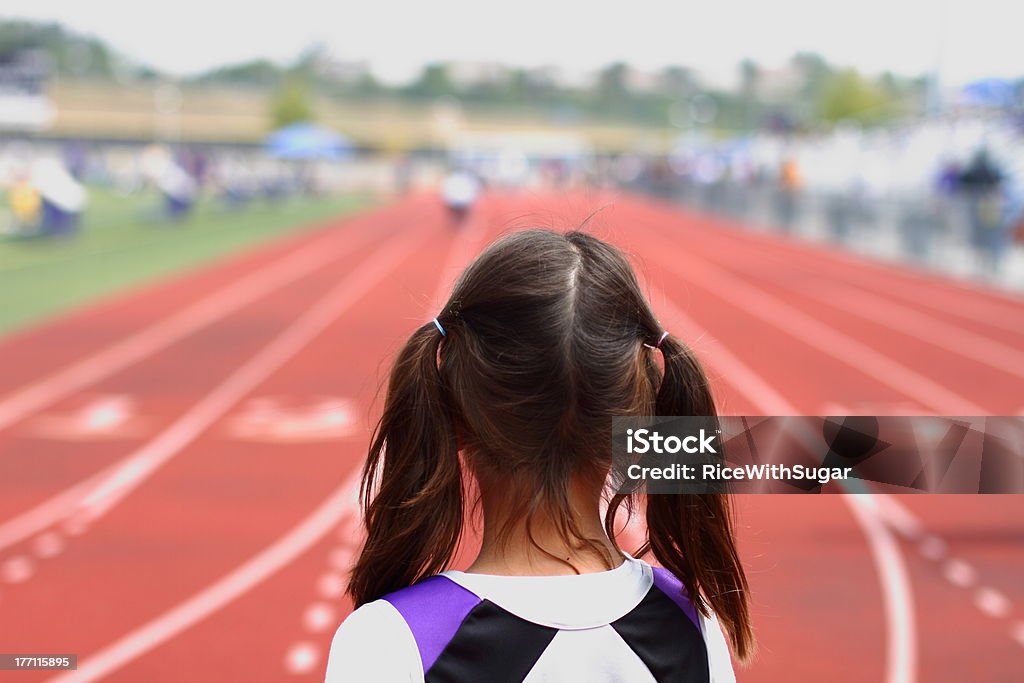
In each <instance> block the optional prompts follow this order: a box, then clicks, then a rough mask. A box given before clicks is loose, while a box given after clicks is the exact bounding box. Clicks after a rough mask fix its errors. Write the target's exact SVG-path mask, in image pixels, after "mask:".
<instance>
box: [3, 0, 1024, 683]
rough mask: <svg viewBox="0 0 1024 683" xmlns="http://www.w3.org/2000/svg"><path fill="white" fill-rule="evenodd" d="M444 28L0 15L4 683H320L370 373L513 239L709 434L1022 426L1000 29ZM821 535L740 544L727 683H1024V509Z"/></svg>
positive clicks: (996, 11) (792, 502)
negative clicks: (605, 248) (605, 244)
mask: <svg viewBox="0 0 1024 683" xmlns="http://www.w3.org/2000/svg"><path fill="white" fill-rule="evenodd" d="M429 5H430V6H429V7H426V6H424V7H404V6H402V5H401V4H400V3H389V2H383V3H375V4H373V5H372V6H364V7H360V8H359V9H358V10H356V9H352V8H340V7H338V8H331V9H326V8H324V7H322V6H319V5H318V4H317V3H313V2H307V1H306V0H293V1H292V2H290V3H274V4H272V5H268V6H266V7H249V8H246V10H245V11H244V12H242V11H241V10H239V9H237V8H234V7H230V6H228V5H227V4H225V5H211V4H210V3H205V4H204V3H196V2H191V1H189V0H182V1H180V2H178V3H174V4H173V5H172V4H166V5H159V6H154V7H151V8H150V7H147V8H137V9H132V10H129V9H126V8H125V7H124V6H123V5H122V4H121V3H116V2H106V1H95V2H90V3H73V2H61V1H59V0H52V1H45V2H44V1H37V2H33V3H31V4H28V3H25V4H24V6H22V7H18V6H17V3H15V4H14V5H11V4H8V5H7V6H6V7H5V9H4V10H3V11H2V13H0V652H36V653H41V652H52V653H58V652H60V653H66V652H75V653H77V654H79V655H80V664H82V666H81V667H80V670H79V671H78V672H77V674H74V675H72V676H71V677H69V678H67V679H61V680H97V679H105V678H108V677H109V678H115V679H120V680H150V681H152V680H172V679H173V680H180V678H181V677H182V675H186V676H187V677H188V678H189V679H191V680H231V679H235V678H247V679H249V680H277V679H282V678H290V677H307V678H309V679H315V678H316V677H317V676H321V675H322V672H323V665H324V661H325V660H324V657H325V655H326V650H327V646H328V644H329V638H330V634H331V633H333V630H334V628H335V627H336V625H337V623H339V622H340V620H341V619H342V618H343V617H344V615H345V614H347V612H348V611H349V609H350V607H351V606H350V605H349V604H348V603H347V602H346V599H345V598H344V596H343V591H344V572H345V569H346V567H347V566H348V563H349V562H350V560H351V554H352V552H354V551H355V549H356V548H357V547H358V539H359V534H358V517H357V514H356V512H355V511H354V510H355V508H354V504H353V500H352V496H351V476H352V473H353V472H355V471H356V470H357V468H358V466H359V463H360V461H361V458H362V457H363V455H364V454H365V451H364V450H363V449H365V446H366V442H367V438H368V430H369V426H370V425H371V424H372V421H373V418H374V416H375V415H376V414H377V412H376V411H377V410H379V402H378V401H376V400H375V399H376V393H375V392H376V390H377V388H378V386H379V384H380V382H381V380H382V378H383V376H384V372H385V370H386V367H387V363H388V362H389V361H390V359H391V357H392V355H393V353H394V351H395V350H396V349H397V347H398V346H399V344H400V342H401V340H402V339H403V338H404V336H406V335H407V334H408V333H409V332H410V331H411V330H412V329H414V328H415V327H416V326H417V325H418V324H420V323H421V322H422V321H423V320H429V319H430V318H431V317H433V315H435V314H436V313H435V310H434V309H435V308H436V306H437V305H439V304H440V302H442V301H443V300H444V298H445V295H444V293H445V291H446V288H447V287H448V286H450V283H451V281H452V278H453V277H454V276H455V275H456V274H457V272H458V271H459V270H460V269H461V267H463V266H464V265H465V264H466V263H467V262H468V260H469V259H471V258H472V256H473V255H474V254H475V253H477V252H478V251H479V249H480V248H481V247H482V246H483V245H485V244H486V243H487V242H489V241H490V240H491V239H493V238H495V237H496V236H498V235H500V234H503V233H504V232H507V231H509V230H512V229H516V228H519V227H524V226H527V225H541V226H546V227H556V228H562V229H564V228H572V227H576V226H577V225H579V224H581V223H583V221H584V220H586V219H588V217H590V218H591V220H590V222H588V223H587V229H588V230H594V231H595V232H597V233H598V234H600V235H601V236H602V237H604V238H606V239H610V240H611V241H613V242H615V243H617V244H619V245H620V246H622V247H623V248H625V249H626V250H627V251H629V252H630V253H631V254H632V255H633V257H634V259H635V260H636V262H637V265H638V267H639V268H640V270H641V272H642V273H643V278H644V280H645V284H646V286H647V287H648V289H649V292H650V294H651V297H652V300H653V301H654V303H655V306H656V308H659V309H660V310H662V311H663V312H664V320H665V322H666V326H667V327H668V329H671V330H672V331H673V332H674V333H675V334H677V335H678V336H680V337H681V338H683V339H684V340H687V341H689V342H690V343H692V344H693V345H694V346H695V347H696V348H697V350H698V353H700V354H701V355H702V357H704V358H705V360H706V362H707V363H708V366H709V369H710V371H711V374H712V376H713V378H714V382H715V384H716V392H717V393H718V396H719V400H720V403H721V404H722V406H723V410H724V412H732V413H736V414H758V413H764V414H918V413H929V412H934V413H938V414H951V415H957V414H960V415H965V414H1007V415H1016V414H1024V398H1021V397H1022V396H1024V298H1022V296H1021V291H1022V290H1024V47H1022V43H1021V41H1020V38H1019V27H1018V26H1016V25H1015V23H1014V21H1013V19H1014V17H1013V16H1011V14H1012V13H1011V12H1010V11H1009V10H1008V9H1007V7H1006V6H1005V4H1004V3H1001V2H996V1H994V0H977V1H974V2H966V1H965V0H943V1H942V2H937V3H936V2H921V1H917V0H914V1H912V2H911V1H908V2H895V3H894V2H879V1H875V0H871V1H865V2H861V3H857V4H856V5H855V4H853V3H841V4H834V3H827V4H826V3H810V2H800V1H797V0H787V1H782V2H776V3H770V4H755V3H744V2H735V1H730V2H720V3H715V4H714V5H711V4H699V3H693V2H684V3H674V4H673V7H672V8H666V7H664V6H660V5H659V3H653V2H646V1H641V2H634V3H632V4H631V5H630V6H629V7H623V8H617V9H616V10H615V11H611V10H609V9H603V8H599V7H594V6H590V5H585V4H580V3H563V4H561V5H559V6H558V7H549V6H546V5H544V4H541V3H538V2H525V3H516V4H515V6H511V5H510V6H507V7H480V6H475V5H470V4H468V3H464V2H460V1H458V0H446V1H443V2H434V3H429ZM670 323H671V324H670ZM812 498H814V499H809V498H808V499H805V498H800V499H793V498H790V497H768V496H765V497H758V498H756V499H755V497H745V498H744V499H743V500H741V501H739V505H738V507H739V512H740V524H741V528H742V530H743V531H742V534H743V543H744V547H745V549H746V553H745V555H746V559H747V562H748V564H749V566H750V571H751V577H752V583H753V588H754V602H755V610H756V616H757V619H758V620H757V622H756V624H757V626H758V630H759V636H760V638H761V642H762V648H761V653H760V655H759V657H758V658H757V659H756V660H755V662H754V664H753V665H752V666H751V667H750V668H749V669H747V670H746V671H744V672H742V673H741V680H751V681H783V680H786V681H789V680H805V679H810V678H812V677H813V678H815V679H820V678H821V677H822V676H828V677H829V679H830V680H851V681H852V680H857V681H863V680H885V681H889V682H891V683H896V682H908V681H916V680H929V681H933V680H934V681H960V680H985V681H1016V680H1020V678H1021V675H1022V673H1024V612H1022V607H1021V605H1022V604H1024V603H1022V600H1024V592H1022V591H1021V588H1020V587H1021V586H1022V585H1024V581H1021V576H1022V572H1024V514H1022V513H1024V502H1022V501H1021V500H1020V499H1019V498H1018V497H1015V496H998V497H995V496H993V497H988V498H982V497H928V498H924V497H921V496H907V497H904V496H881V495H878V496H870V497H869V498H858V497H853V496H822V497H820V498H819V497H812ZM631 534H632V535H631ZM638 534H642V520H639V521H638V522H637V524H636V525H634V526H631V527H630V528H627V529H626V530H625V531H624V537H623V538H624V539H626V541H629V540H631V539H632V540H635V539H636V538H638ZM471 546H472V542H471V541H470V542H468V546H467V547H470V548H471ZM468 552H469V550H465V551H464V553H468ZM462 557H463V559H464V556H462ZM256 631H258V633H255V632H256ZM9 675H10V676H11V678H12V680H15V679H17V680H22V679H24V680H35V678H33V674H30V673H27V672H20V673H18V674H9ZM39 676H43V675H42V674H39V675H38V676H37V677H39ZM43 677H45V676H43Z"/></svg>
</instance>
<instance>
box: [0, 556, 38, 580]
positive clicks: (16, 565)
mask: <svg viewBox="0 0 1024 683" xmlns="http://www.w3.org/2000/svg"><path fill="white" fill-rule="evenodd" d="M33 570H34V567H33V566H32V560H30V559H28V558H27V557H25V556H24V555H18V556H16V557H12V558H11V559H9V560H7V561H6V562H4V563H3V567H2V569H0V573H2V575H3V579H4V581H6V582H7V583H21V582H22V581H27V580H28V579H29V577H31V576H32V572H33Z"/></svg>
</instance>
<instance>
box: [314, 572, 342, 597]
mask: <svg viewBox="0 0 1024 683" xmlns="http://www.w3.org/2000/svg"><path fill="white" fill-rule="evenodd" d="M316 590H317V592H318V593H319V594H320V595H321V596H323V597H325V598H340V597H341V596H342V594H343V593H344V592H345V579H344V578H342V576H341V575H340V574H335V573H334V572H328V573H326V574H324V575H323V576H321V577H320V579H319V580H318V581H317V582H316Z"/></svg>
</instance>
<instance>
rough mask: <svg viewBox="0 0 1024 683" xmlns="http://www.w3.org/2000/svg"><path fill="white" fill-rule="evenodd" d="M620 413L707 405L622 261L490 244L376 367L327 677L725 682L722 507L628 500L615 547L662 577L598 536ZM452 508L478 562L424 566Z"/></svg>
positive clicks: (449, 548)
mask: <svg viewBox="0 0 1024 683" xmlns="http://www.w3.org/2000/svg"><path fill="white" fill-rule="evenodd" d="M658 355H660V356H661V357H662V362H661V363H660V364H659V363H658V362H657V356H658ZM628 415H708V416H712V415H715V406H714V403H713V401H712V397H711V393H710V390H709V387H708V382H707V379H706V378H705V376H704V373H703V371H702V370H701V368H700V365H699V364H698V362H697V360H696V359H695V358H694V356H693V354H692V353H691V352H690V351H689V350H688V349H687V348H686V347H685V346H684V345H683V344H682V343H680V342H679V341H677V340H675V339H673V338H672V337H671V336H669V335H668V334H667V333H665V331H664V330H662V328H661V326H660V325H659V323H658V320H657V318H655V316H654V314H653V313H652V311H651V309H650V306H649V305H648V303H647V301H646V300H645V298H644V296H643V293H642V291H641V289H640V286H639V284H638V282H637V279H636V276H635V275H634V273H633V271H632V269H631V268H630V266H629V264H628V262H627V261H626V259H625V258H624V257H623V255H622V254H621V253H620V252H619V251H618V250H617V249H615V248H614V247H612V246H610V245H608V244H606V243H604V242H602V241H601V240H599V239H597V238H595V237H592V236H590V235H586V234H583V233H581V232H570V233H568V234H564V235H563V234H557V233H554V232H548V231H542V230H529V231H524V232H518V233H514V234H512V235H510V236H508V237H505V238H504V239H501V240H499V241H498V242H496V243H495V244H493V245H492V246H491V247H489V248H488V249H487V250H486V251H485V252H484V253H483V254H482V255H481V256H479V257H478V258H477V259H476V261H475V262H474V263H473V264H472V265H470V267H469V268H468V269H467V270H466V272H465V273H463V275H462V277H461V278H460V279H459V281H458V282H457V284H456V285H455V289H454V291H453V292H452V295H451V298H450V299H449V300H448V302H447V303H446V304H445V306H444V308H443V309H442V310H441V312H440V314H439V315H438V316H437V318H436V319H435V320H433V321H431V322H429V323H427V324H425V325H422V326H421V327H420V328H419V329H418V330H416V331H415V332H414V333H413V335H412V337H411V338H410V339H409V341H408V342H407V343H406V345H405V347H404V348H403V349H402V351H401V353H400V355H399V357H398V360H397V361H396V363H395V365H394V368H393V369H392V372H391V378H390V383H389V385H388V393H387V401H386V405H385V408H384V414H383V417H382V418H381V421H380V424H379V425H378V428H377V431H376V433H375V435H374V438H373V443H372V445H371V447H370V454H369V460H368V462H367V464H366V470H365V472H364V475H363V504H364V506H365V523H366V531H367V539H366V544H365V546H364V547H363V550H362V554H361V555H360V557H359V560H358V562H357V563H356V566H355V569H354V571H353V574H352V579H351V583H350V584H349V593H350V595H351V596H352V598H353V600H354V602H355V604H356V605H357V607H358V609H356V610H355V611H354V612H353V613H352V614H351V615H350V616H349V617H348V619H346V620H345V623H343V624H342V625H341V627H340V628H339V629H338V632H337V634H336V635H335V637H334V642H333V644H332V646H331V654H330V661H329V664H328V669H327V680H328V681H329V682H331V683H335V682H340V681H382V682H385V683H388V682H391V681H403V682H404V681H429V682H433V681H460V682H474V683H475V682H477V681H481V682H490V681H586V682H587V683H603V682H606V681H608V682H610V681H630V682H632V681H659V682H662V681H688V682H689V681H694V682H696V681H714V682H716V683H718V682H721V681H732V680H734V676H733V670H732V666H731V663H730V658H729V650H728V646H727V645H726V641H725V638H724V637H723V634H722V629H721V628H720V627H719V623H720V624H721V625H722V626H724V630H725V633H727V634H728V639H729V642H730V643H731V645H732V649H733V652H734V653H735V654H736V656H737V658H739V659H740V660H743V659H745V658H747V656H748V655H749V654H750V653H751V651H752V648H753V638H752V634H751V627H750V620H749V615H748V612H747V582H746V579H745V577H744V574H743V569H742V567H741V565H740V561H739V558H738V557H737V554H736V548H735V545H734V542H733V532H732V526H731V523H730V515H729V508H728V501H727V499H726V497H725V496H723V495H720V494H716V495H650V496H647V499H646V522H647V542H646V543H645V544H644V545H643V547H642V548H641V549H640V550H639V551H637V553H636V554H637V555H643V554H645V553H647V552H652V553H653V555H654V557H655V558H656V559H657V561H658V562H659V563H660V565H661V567H652V566H651V565H649V564H647V563H646V562H643V561H641V560H638V559H634V558H633V557H631V556H630V555H628V554H626V553H625V552H623V551H622V550H621V549H620V548H619V547H618V545H617V543H616V541H615V535H614V533H613V530H614V529H616V528H617V526H616V513H617V512H618V511H619V510H620V509H621V508H623V507H624V506H625V507H626V508H627V511H630V510H631V509H632V507H633V500H632V498H631V497H628V496H622V495H615V496H612V497H611V498H610V501H609V502H608V505H607V512H606V513H605V516H604V520H603V522H602V520H601V512H600V510H601V507H602V496H603V495H604V494H605V492H606V489H607V486H606V478H607V476H608V474H609V470H610V467H611V430H612V417H614V416H628ZM464 475H470V476H468V477H467V476H464ZM471 502H472V503H475V504H476V505H478V506H479V510H480V511H481V512H482V515H483V535H482V545H481V548H480V553H479V555H478V556H477V557H476V560H475V561H474V562H473V563H472V564H471V565H470V566H469V568H468V569H467V570H466V571H451V570H449V571H445V570H446V569H447V567H448V566H449V563H450V562H451V560H452V557H453V555H454V553H455V551H456V548H457V546H458V544H459V540H460V538H461V537H462V532H463V520H464V519H465V518H466V513H467V504H468V503H471Z"/></svg>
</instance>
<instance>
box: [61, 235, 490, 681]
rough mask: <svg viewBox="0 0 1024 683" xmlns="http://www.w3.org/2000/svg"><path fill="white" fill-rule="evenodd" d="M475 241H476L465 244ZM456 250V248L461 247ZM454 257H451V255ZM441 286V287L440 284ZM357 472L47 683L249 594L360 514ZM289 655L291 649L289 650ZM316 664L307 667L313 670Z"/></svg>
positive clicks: (112, 663) (114, 665) (115, 662)
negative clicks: (279, 531) (202, 582)
mask: <svg viewBox="0 0 1024 683" xmlns="http://www.w3.org/2000/svg"><path fill="white" fill-rule="evenodd" d="M482 227H483V225H482V223H481V224H480V225H479V226H475V229H474V230H470V229H468V228H467V229H466V230H465V231H464V232H463V233H462V236H461V237H460V240H462V241H464V242H465V243H462V242H460V243H459V244H457V246H456V250H458V253H459V254H465V253H470V251H471V249H472V245H473V244H475V243H476V241H478V240H479V239H480V238H482V235H483V230H482ZM470 240H475V241H470ZM460 247H461V248H460ZM453 253H454V252H453ZM442 286H444V285H442ZM361 474H362V472H361V471H360V470H358V469H357V470H356V471H355V472H353V473H352V475H351V476H350V477H349V478H348V479H347V480H346V481H345V483H344V484H343V485H342V486H340V487H339V488H338V489H336V490H335V492H334V493H333V494H331V496H330V497H329V498H327V500H325V501H324V502H323V503H321V504H320V506H319V507H318V508H317V509H316V510H315V511H314V512H313V513H312V514H311V515H310V516H309V517H307V518H306V519H304V520H303V521H302V522H300V523H299V525H298V526H297V527H295V528H294V529H293V530H292V531H291V532H289V533H288V534H286V535H285V536H284V537H282V538H281V539H279V540H278V541H276V542H275V543H274V544H273V545H271V546H270V547H268V548H267V549H266V550H264V551H263V552H261V553H260V554H259V555H257V556H255V557H253V558H252V559H250V560H249V561H248V562H246V563H245V564H243V565H242V566H240V567H239V568H237V569H236V570H235V571H233V572H231V573H230V574H228V575H227V576H225V577H223V578H222V579H221V580H220V581H218V582H216V583H214V584H213V585H211V586H209V587H207V588H206V589H204V590H202V591H200V592H199V593H197V594H195V595H194V596H192V597H191V598H190V599H188V600H186V601H185V602H183V603H181V604H179V605H178V606H176V607H174V608H172V609H171V610H169V611H167V612H165V613H164V614H162V615H161V616H159V617H157V618H156V619H154V620H152V621H150V622H148V623H146V624H144V625H143V626H141V627H139V628H137V629H135V630H133V631H131V632H129V633H128V634H126V635H124V636H123V637H121V638H119V639H118V640H116V641H114V642H113V643H111V644H110V645H108V646H106V647H104V648H103V649H102V650H100V651H99V652H97V653H96V654H94V655H92V656H90V657H88V658H85V659H83V660H80V661H79V666H78V669H77V670H75V671H70V672H66V673H65V674H63V675H60V676H57V677H55V678H52V679H50V681H51V682H52V683H74V682H85V681H95V680H98V679H100V678H102V677H103V676H106V675H107V674H109V673H111V672H112V671H116V670H117V669H119V668H121V667H122V666H124V665H125V664H127V663H128V662H131V661H132V660H134V659H136V658H138V657H140V656H142V655H143V654H145V653H146V652H149V651H150V650H152V649H153V648H155V647H157V646H158V645H160V644H161V643H164V642H166V641H167V640H169V639H171V638H173V637H174V636H176V635H178V634H179V633H181V632H182V631H185V630H186V629H188V628H190V627H191V626H192V625H193V624H195V623H196V622H198V621H201V620H202V619H205V618H206V617H207V616H209V615H210V614H212V613H213V612H216V611H217V610H219V609H221V608H223V607H224V606H225V605H227V604H229V603H231V602H232V601H234V600H236V599H238V598H239V597H241V596H242V595H244V594H245V593H247V592H248V591H250V590H252V589H253V588H254V587H255V586H257V585H258V584H259V583H261V582H262V581H264V580H265V579H266V578H267V577H269V576H271V575H272V574H274V573H275V572H277V571H279V570H280V569H282V568H283V567H285V566H287V565H288V564H290V563H291V562H293V561H294V560H295V559H296V558H297V557H299V556H300V555H301V554H302V553H304V552H306V551H307V550H308V549H309V548H311V547H312V546H313V545H314V544H316V543H317V542H318V541H319V540H320V539H322V538H323V537H324V536H326V535H327V534H329V533H330V532H331V531H332V530H333V529H335V527H336V526H337V525H338V524H339V523H341V522H342V521H343V520H347V519H348V517H350V516H352V517H355V516H356V515H358V512H359V482H360V480H361ZM293 652H294V650H293ZM300 654H301V655H302V656H301V657H300V660H302V661H304V659H303V658H308V656H310V655H312V656H314V657H318V656H319V655H318V654H317V650H316V649H315V647H314V648H313V649H312V651H310V650H308V649H306V650H305V651H302V652H300ZM315 664H316V660H315V659H314V660H313V662H312V663H310V664H309V666H310V667H312V666H315Z"/></svg>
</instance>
